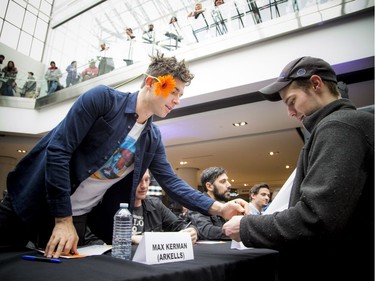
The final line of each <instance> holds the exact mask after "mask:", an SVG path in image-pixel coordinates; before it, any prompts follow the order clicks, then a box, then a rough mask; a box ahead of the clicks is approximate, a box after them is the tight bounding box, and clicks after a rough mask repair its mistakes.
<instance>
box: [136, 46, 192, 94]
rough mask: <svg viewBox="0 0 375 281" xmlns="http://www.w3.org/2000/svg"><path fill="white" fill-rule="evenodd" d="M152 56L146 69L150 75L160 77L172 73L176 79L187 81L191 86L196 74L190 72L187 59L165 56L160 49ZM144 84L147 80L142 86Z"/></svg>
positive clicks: (187, 84)
mask: <svg viewBox="0 0 375 281" xmlns="http://www.w3.org/2000/svg"><path fill="white" fill-rule="evenodd" d="M150 58H151V63H150V65H149V66H148V69H147V71H146V74H148V75H151V76H155V77H158V76H165V75H168V74H170V75H172V76H173V77H174V78H175V79H179V80H181V81H182V82H185V84H186V86H189V85H190V83H191V80H193V78H194V74H192V73H191V72H190V70H189V68H188V66H187V64H186V63H185V60H182V61H177V59H176V57H164V54H163V53H160V52H159V51H158V52H157V54H156V55H155V56H150ZM144 84H145V81H143V84H142V87H143V86H144Z"/></svg>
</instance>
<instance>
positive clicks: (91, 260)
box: [0, 242, 278, 281]
mask: <svg viewBox="0 0 375 281" xmlns="http://www.w3.org/2000/svg"><path fill="white" fill-rule="evenodd" d="M193 249H194V260H189V261H180V262H172V263H165V264H157V265H145V264H142V263H137V262H132V261H124V260H121V259H116V258H113V257H111V255H110V252H109V253H107V254H104V255H100V256H90V257H86V258H81V259H61V260H62V262H61V263H56V264H55V263H46V262H37V261H26V260H23V259H21V256H22V255H27V254H29V255H39V253H38V252H36V251H30V250H27V249H26V250H25V249H21V250H16V249H1V250H0V280H3V281H15V280H28V281H43V280H52V281H60V280H61V281H86V280H87V281H99V280H100V281H101V280H105V281H111V280H113V281H120V280H153V281H154V280H160V281H168V280H173V281H176V280H177V281H184V280H187V281H199V280H202V281H209V280H212V281H220V280H235V278H240V276H248V277H249V279H250V278H251V280H262V281H265V280H276V275H277V264H278V260H277V259H278V253H277V251H273V250H269V249H246V250H237V249H230V242H226V243H220V244H210V245H202V244H196V245H194V246H193ZM134 251H135V248H133V255H134ZM242 278H243V277H242ZM242 278H241V279H242Z"/></svg>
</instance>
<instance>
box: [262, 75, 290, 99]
mask: <svg viewBox="0 0 375 281" xmlns="http://www.w3.org/2000/svg"><path fill="white" fill-rule="evenodd" d="M290 83H292V80H290V81H282V82H280V81H276V82H273V83H272V84H270V85H268V86H266V87H264V88H262V89H260V90H259V92H260V93H261V94H262V96H263V97H264V98H265V99H267V100H269V101H279V100H281V97H280V94H279V92H280V91H281V90H282V89H284V88H285V87H286V86H288V85H289V84H290Z"/></svg>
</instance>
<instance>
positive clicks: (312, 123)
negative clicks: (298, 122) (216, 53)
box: [303, 99, 356, 133]
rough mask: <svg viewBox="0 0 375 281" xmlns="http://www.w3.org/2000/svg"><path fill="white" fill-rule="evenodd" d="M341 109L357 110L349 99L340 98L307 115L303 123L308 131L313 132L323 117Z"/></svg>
mask: <svg viewBox="0 0 375 281" xmlns="http://www.w3.org/2000/svg"><path fill="white" fill-rule="evenodd" d="M341 109H354V110H355V109H356V108H355V106H354V105H353V104H352V103H351V102H350V101H349V100H348V99H338V100H335V101H333V102H331V103H329V104H327V105H326V106H324V107H322V108H321V109H319V110H317V111H315V112H314V113H313V114H311V115H310V116H307V117H305V118H304V120H303V125H304V126H305V128H306V129H307V131H309V132H310V133H311V132H312V131H313V130H314V128H315V127H316V126H317V125H318V123H319V122H320V121H322V119H324V118H325V117H326V116H328V115H330V114H331V113H332V112H335V111H337V110H341Z"/></svg>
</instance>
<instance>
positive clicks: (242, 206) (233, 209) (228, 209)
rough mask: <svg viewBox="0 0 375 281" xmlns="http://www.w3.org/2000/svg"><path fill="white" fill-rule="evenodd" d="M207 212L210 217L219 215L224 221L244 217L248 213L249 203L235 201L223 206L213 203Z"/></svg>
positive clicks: (216, 202) (239, 200)
mask: <svg viewBox="0 0 375 281" xmlns="http://www.w3.org/2000/svg"><path fill="white" fill-rule="evenodd" d="M208 212H209V213H210V214H212V215H219V216H221V217H223V218H224V219H226V220H229V219H231V218H232V217H233V216H237V215H246V214H248V213H249V212H250V208H249V203H248V202H246V201H245V200H243V199H235V200H231V201H228V202H227V203H225V204H223V203H220V202H218V201H215V202H214V203H213V204H212V205H211V207H210V209H209V210H208Z"/></svg>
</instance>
